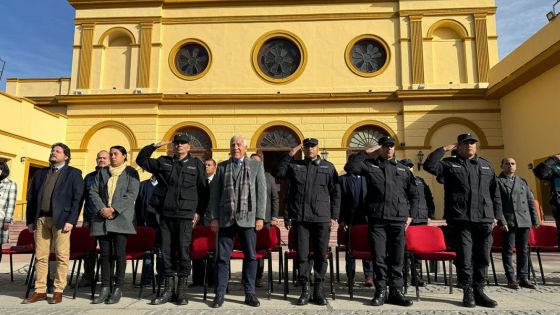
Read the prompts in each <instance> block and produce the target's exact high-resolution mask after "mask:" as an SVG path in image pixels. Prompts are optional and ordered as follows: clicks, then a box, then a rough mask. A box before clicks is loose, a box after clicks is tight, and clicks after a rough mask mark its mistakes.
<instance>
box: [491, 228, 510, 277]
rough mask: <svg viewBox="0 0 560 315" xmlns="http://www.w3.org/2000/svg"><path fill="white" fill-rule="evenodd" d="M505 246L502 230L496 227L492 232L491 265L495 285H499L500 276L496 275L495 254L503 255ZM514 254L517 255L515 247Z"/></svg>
mask: <svg viewBox="0 0 560 315" xmlns="http://www.w3.org/2000/svg"><path fill="white" fill-rule="evenodd" d="M503 246H504V235H503V234H502V230H501V229H500V228H499V227H498V226H495V227H494V229H493V230H492V250H491V252H490V264H491V265H492V274H493V275H494V284H495V285H498V276H497V275H496V266H495V265H494V255H493V253H501V252H502V248H503ZM513 252H514V253H515V247H514V248H513ZM488 281H489V280H488Z"/></svg>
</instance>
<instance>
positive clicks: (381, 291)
mask: <svg viewBox="0 0 560 315" xmlns="http://www.w3.org/2000/svg"><path fill="white" fill-rule="evenodd" d="M386 299H387V288H376V289H375V294H374V295H373V299H372V300H371V305H373V306H381V305H383V304H385V300H386Z"/></svg>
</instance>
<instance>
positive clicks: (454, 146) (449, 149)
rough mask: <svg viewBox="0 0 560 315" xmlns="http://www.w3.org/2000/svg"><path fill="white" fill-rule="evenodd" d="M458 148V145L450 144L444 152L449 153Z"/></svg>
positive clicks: (444, 148)
mask: <svg viewBox="0 0 560 315" xmlns="http://www.w3.org/2000/svg"><path fill="white" fill-rule="evenodd" d="M456 148H457V143H454V144H448V145H446V146H445V147H443V151H445V152H449V151H451V150H453V149H456Z"/></svg>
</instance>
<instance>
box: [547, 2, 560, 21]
mask: <svg viewBox="0 0 560 315" xmlns="http://www.w3.org/2000/svg"><path fill="white" fill-rule="evenodd" d="M558 3H560V0H556V2H555V3H554V4H553V5H552V11H549V12H548V13H547V14H546V18H547V19H548V21H549V22H551V21H552V20H554V19H555V18H556V17H557V16H558V13H557V12H556V5H557V4H558Z"/></svg>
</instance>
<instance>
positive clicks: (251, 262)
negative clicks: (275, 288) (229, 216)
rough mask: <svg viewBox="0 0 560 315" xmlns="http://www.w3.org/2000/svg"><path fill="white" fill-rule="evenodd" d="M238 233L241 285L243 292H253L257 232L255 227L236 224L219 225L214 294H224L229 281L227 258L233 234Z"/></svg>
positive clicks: (230, 249)
mask: <svg viewBox="0 0 560 315" xmlns="http://www.w3.org/2000/svg"><path fill="white" fill-rule="evenodd" d="M236 234H237V235H239V237H240V241H241V248H242V249H243V255H244V258H243V285H244V286H245V293H253V294H254V293H255V277H256V275H257V259H256V247H257V233H256V231H255V228H253V227H251V228H244V227H240V226H238V225H237V224H234V225H232V226H228V227H224V228H222V227H220V229H219V230H218V255H217V257H216V270H217V276H216V278H217V279H216V294H225V293H226V289H227V285H228V281H229V260H230V256H231V252H232V250H233V245H234V242H235V239H234V237H235V235H236Z"/></svg>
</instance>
